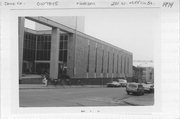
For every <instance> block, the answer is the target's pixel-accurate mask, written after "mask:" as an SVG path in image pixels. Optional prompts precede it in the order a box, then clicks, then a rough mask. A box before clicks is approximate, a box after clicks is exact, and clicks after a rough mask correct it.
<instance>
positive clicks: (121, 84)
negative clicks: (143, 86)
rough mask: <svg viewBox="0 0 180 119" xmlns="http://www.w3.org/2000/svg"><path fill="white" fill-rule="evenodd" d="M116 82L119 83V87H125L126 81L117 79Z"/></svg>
mask: <svg viewBox="0 0 180 119" xmlns="http://www.w3.org/2000/svg"><path fill="white" fill-rule="evenodd" d="M118 82H119V83H120V86H121V87H126V85H127V80H125V79H118Z"/></svg>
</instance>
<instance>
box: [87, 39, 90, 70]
mask: <svg viewBox="0 0 180 119" xmlns="http://www.w3.org/2000/svg"><path fill="white" fill-rule="evenodd" d="M89 56H90V45H89V41H88V58H87V72H89Z"/></svg>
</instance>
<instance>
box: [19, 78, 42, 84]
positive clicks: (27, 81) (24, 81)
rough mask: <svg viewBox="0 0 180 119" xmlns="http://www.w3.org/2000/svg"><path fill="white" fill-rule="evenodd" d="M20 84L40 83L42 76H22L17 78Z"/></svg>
mask: <svg viewBox="0 0 180 119" xmlns="http://www.w3.org/2000/svg"><path fill="white" fill-rule="evenodd" d="M19 83H20V84H42V78H24V79H21V80H19Z"/></svg>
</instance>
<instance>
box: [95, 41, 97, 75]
mask: <svg viewBox="0 0 180 119" xmlns="http://www.w3.org/2000/svg"><path fill="white" fill-rule="evenodd" d="M96 72H97V43H96V56H95V73H96Z"/></svg>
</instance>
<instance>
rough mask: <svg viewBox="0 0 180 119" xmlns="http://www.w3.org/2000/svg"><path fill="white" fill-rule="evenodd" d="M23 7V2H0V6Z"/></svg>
mask: <svg viewBox="0 0 180 119" xmlns="http://www.w3.org/2000/svg"><path fill="white" fill-rule="evenodd" d="M21 5H25V3H24V2H21V1H17V2H0V6H21Z"/></svg>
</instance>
